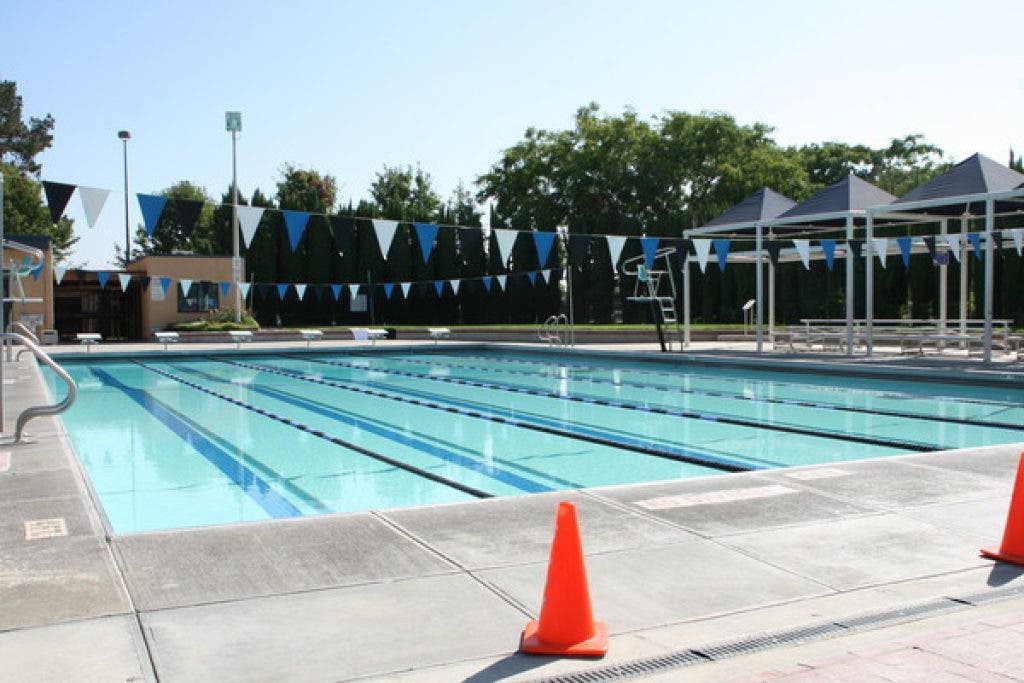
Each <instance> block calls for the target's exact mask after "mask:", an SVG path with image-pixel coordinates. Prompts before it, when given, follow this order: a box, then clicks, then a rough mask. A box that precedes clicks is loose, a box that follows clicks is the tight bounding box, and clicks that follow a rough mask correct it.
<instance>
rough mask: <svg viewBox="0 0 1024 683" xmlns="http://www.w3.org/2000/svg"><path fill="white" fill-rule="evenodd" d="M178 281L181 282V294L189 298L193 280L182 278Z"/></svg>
mask: <svg viewBox="0 0 1024 683" xmlns="http://www.w3.org/2000/svg"><path fill="white" fill-rule="evenodd" d="M178 282H179V283H180V284H181V294H182V296H184V297H185V298H188V290H190V289H192V281H191V280H184V279H182V280H178Z"/></svg>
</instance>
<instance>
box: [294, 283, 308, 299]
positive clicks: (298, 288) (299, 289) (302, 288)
mask: <svg viewBox="0 0 1024 683" xmlns="http://www.w3.org/2000/svg"><path fill="white" fill-rule="evenodd" d="M295 293H296V294H298V295H299V301H302V297H304V296H306V285H295Z"/></svg>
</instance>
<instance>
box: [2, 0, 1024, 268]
mask: <svg viewBox="0 0 1024 683" xmlns="http://www.w3.org/2000/svg"><path fill="white" fill-rule="evenodd" d="M1022 19H1024V3H1022V2H1020V0H1006V1H1005V2H998V1H997V2H964V1H962V0H961V1H959V2H945V1H941V0H938V1H936V0H933V1H931V2H916V1H915V2H899V1H897V0H889V1H879V0H866V1H865V0H861V1H859V2H844V3H833V2H824V1H822V0H818V1H814V2H812V1H808V2H795V1H794V2H787V1H785V0H780V1H778V2H770V3H769V2H699V3H698V2H682V1H678V2H671V1H668V0H666V1H664V2H654V1H650V2H645V1H643V0H633V1H632V2H614V3H612V2H585V1H582V0H578V1H577V0H574V1H567V2H532V1H531V2H509V3H486V2H468V1H450V2H445V1H438V2H429V3H428V2H373V3H370V2H366V3H355V2H341V1H336V2H331V1H329V0H321V1H313V0H291V1H289V2H282V1H280V0H276V1H266V0H249V1H248V2H227V1H221V0H207V1H206V2H195V1H194V0H179V1H177V2H174V3H154V2H138V1H137V0H133V1H130V2H127V1H120V0H105V1H103V2H69V1H63V2H62V1H59V0H58V1H51V2H46V3H41V2H38V1H36V0H3V2H2V3H0V27H2V34H3V39H2V41H0V78H3V79H8V80H14V81H16V82H17V84H18V89H19V92H20V93H21V95H22V96H23V98H24V101H25V113H26V115H27V116H30V115H35V116H42V115H45V114H46V113H50V114H52V115H53V116H54V117H55V119H56V122H57V125H56V130H55V136H54V145H53V147H52V148H51V149H50V150H49V151H47V152H46V153H44V154H43V155H42V156H41V157H40V161H41V162H42V164H43V177H44V179H48V180H56V181H61V182H69V183H75V184H80V185H89V186H93V187H104V188H109V189H111V190H114V193H113V194H112V195H111V198H110V200H108V205H107V207H106V208H105V209H104V211H103V213H102V215H101V216H100V219H99V223H98V225H97V226H96V227H95V228H93V229H92V230H90V229H88V228H87V227H86V225H85V220H84V218H83V217H82V214H81V210H80V205H79V202H78V199H77V197H76V198H74V199H72V203H71V205H70V211H69V215H71V216H73V217H77V218H78V220H77V221H76V233H77V234H79V235H81V236H82V240H81V242H80V243H79V246H78V248H77V250H76V252H75V254H74V256H73V257H72V259H71V262H72V263H73V264H75V265H78V264H81V263H83V262H84V263H88V265H90V266H92V267H98V268H102V267H106V266H108V265H109V263H110V261H111V259H112V258H113V244H114V243H115V242H117V243H118V244H121V243H123V240H124V223H123V220H124V219H123V204H122V201H123V200H122V197H121V195H120V193H121V192H122V160H121V143H120V141H119V140H118V139H117V137H116V133H117V131H118V130H119V129H121V128H127V129H129V130H130V131H131V132H132V136H133V138H132V140H131V141H130V143H129V165H130V176H131V186H132V191H133V192H153V191H158V190H161V189H163V188H165V187H168V186H169V185H171V184H173V183H175V182H176V181H178V180H185V179H187V180H191V181H193V182H197V183H198V184H200V185H203V186H205V187H206V188H207V190H208V191H209V193H210V194H211V195H212V196H215V197H216V196H219V195H220V193H221V192H222V191H223V190H224V189H226V188H227V187H228V186H229V184H230V179H231V142H230V135H229V134H228V133H226V132H225V131H224V112H225V111H226V110H240V111H241V112H242V113H243V132H242V134H241V136H240V138H239V146H238V162H239V185H240V187H241V189H242V190H243V191H244V192H246V193H251V192H252V189H253V188H254V187H257V186H258V187H259V188H261V189H262V190H263V191H264V192H265V193H267V194H272V193H273V191H274V189H275V188H274V184H275V181H276V180H277V179H278V177H279V171H280V169H281V167H282V166H283V165H284V164H285V163H293V164H296V165H298V166H301V167H305V168H314V169H317V170H319V171H321V172H325V173H329V174H331V175H334V176H335V177H336V178H337V179H338V183H339V186H340V195H341V197H342V198H343V199H345V200H347V198H349V197H351V198H353V199H355V200H358V199H359V198H361V197H365V196H367V194H368V188H369V184H370V182H371V180H372V179H373V177H374V174H375V173H376V172H377V171H378V170H380V169H381V168H382V166H383V165H384V164H388V165H394V164H417V163H419V164H420V165H421V166H422V167H423V168H424V169H426V170H427V171H429V172H430V173H431V174H432V175H433V177H434V180H435V185H436V187H437V189H438V190H439V192H440V193H441V194H442V196H444V197H447V196H448V195H449V194H450V193H451V190H452V189H453V188H454V186H455V184H456V182H458V180H459V179H460V178H461V179H462V180H464V181H466V182H467V183H471V182H472V180H473V179H474V178H475V177H476V176H477V175H479V174H481V173H483V172H484V171H486V170H487V168H488V167H489V166H490V165H491V164H492V163H494V162H495V161H497V159H498V158H499V154H500V152H501V150H502V149H504V148H506V147H508V146H510V145H512V144H514V143H515V142H517V141H518V140H520V139H521V137H522V135H523V132H524V131H525V129H526V128H527V127H529V126H535V127H539V128H548V129H559V128H565V127H568V126H570V125H571V124H572V116H573V113H574V112H575V110H576V109H577V108H578V107H579V106H582V105H584V104H586V103H587V102H590V101H596V102H598V103H599V104H600V105H601V106H602V107H603V108H604V110H605V111H606V112H609V113H615V114H617V113H620V112H621V111H622V109H623V108H624V107H627V106H630V107H633V108H635V109H636V110H637V111H638V112H639V113H640V114H641V115H643V116H656V115H658V114H661V113H663V112H665V111H668V110H680V111H689V112H699V111H702V110H719V111H724V112H728V113H730V114H732V115H733V116H735V117H736V118H737V119H738V120H739V121H740V122H741V123H745V124H749V123H754V122H757V121H760V122H764V123H767V124H770V125H773V126H775V127H776V133H775V138H776V140H778V141H779V142H780V143H782V144H802V143H807V142H819V141H825V140H839V141H845V142H851V143H866V144H870V145H875V146H878V145H882V144H885V143H886V142H888V141H889V140H890V139H891V138H892V137H895V136H901V135H904V134H907V133H923V134H925V136H926V137H927V139H928V140H929V141H930V142H932V143H934V144H937V145H938V146H940V147H942V148H943V149H945V150H946V152H947V155H948V156H949V157H950V158H951V159H954V160H959V159H963V158H964V157H966V156H968V155H970V154H972V153H974V152H976V151H980V152H982V153H983V154H986V155H988V156H990V157H992V158H994V159H995V160H996V161H999V162H1000V163H1006V159H1007V153H1008V149H1009V148H1010V147H1011V146H1012V147H1014V148H1015V149H1017V150H1018V151H1024V130H1022V126H1021V120H1022V115H1024V40H1022V39H1021V27H1022V26H1024V21H1021V20H1022ZM132 204H133V206H132V216H133V218H132V223H133V234H134V225H135V223H136V222H137V220H138V218H137V216H138V208H137V206H136V205H135V204H134V201H133V203H132Z"/></svg>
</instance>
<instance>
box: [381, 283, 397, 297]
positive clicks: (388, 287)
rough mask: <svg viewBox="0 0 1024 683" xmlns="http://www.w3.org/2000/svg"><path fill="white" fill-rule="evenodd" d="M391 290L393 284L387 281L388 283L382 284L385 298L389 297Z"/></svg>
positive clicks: (393, 288)
mask: <svg viewBox="0 0 1024 683" xmlns="http://www.w3.org/2000/svg"><path fill="white" fill-rule="evenodd" d="M393 291H395V286H394V285H393V284H391V283H390V282H388V283H386V284H385V285H384V296H386V297H387V298H389V299H390V298H391V292H393Z"/></svg>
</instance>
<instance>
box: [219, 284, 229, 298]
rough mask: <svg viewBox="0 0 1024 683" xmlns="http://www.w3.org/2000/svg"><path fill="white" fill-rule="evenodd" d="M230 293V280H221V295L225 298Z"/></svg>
mask: <svg viewBox="0 0 1024 683" xmlns="http://www.w3.org/2000/svg"><path fill="white" fill-rule="evenodd" d="M230 293H231V283H230V282H221V283H220V295H221V296H222V297H224V298H227V296H228V294H230Z"/></svg>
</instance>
